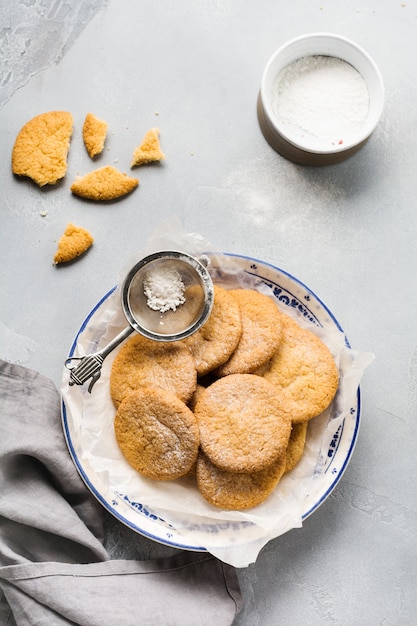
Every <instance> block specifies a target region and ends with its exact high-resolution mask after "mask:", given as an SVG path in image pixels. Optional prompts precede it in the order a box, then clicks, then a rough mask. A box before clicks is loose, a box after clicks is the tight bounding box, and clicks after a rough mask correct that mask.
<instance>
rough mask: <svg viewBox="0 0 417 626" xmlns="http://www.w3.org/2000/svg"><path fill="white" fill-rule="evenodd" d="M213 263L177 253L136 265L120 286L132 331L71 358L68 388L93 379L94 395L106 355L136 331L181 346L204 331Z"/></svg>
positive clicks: (163, 253)
mask: <svg viewBox="0 0 417 626" xmlns="http://www.w3.org/2000/svg"><path fill="white" fill-rule="evenodd" d="M208 263H209V260H208V258H207V257H205V256H202V257H200V258H199V259H197V258H196V257H193V256H191V255H189V254H186V253H185V252H179V251H174V250H164V251H161V252H155V253H154V254H150V255H148V256H146V257H144V258H143V259H141V260H140V261H139V262H138V263H136V264H135V265H134V266H133V267H132V269H131V270H130V271H129V272H128V274H127V275H126V277H125V279H124V281H123V283H122V286H121V307H122V310H123V313H124V315H125V317H126V319H127V321H128V323H129V326H127V327H126V328H125V329H124V330H122V331H121V332H120V333H119V334H118V335H117V336H116V337H115V338H114V339H113V340H112V341H110V343H108V344H107V346H105V347H104V348H102V349H101V350H99V351H98V352H95V353H93V354H87V355H85V356H82V357H69V358H68V359H67V360H66V361H65V366H66V367H67V369H69V371H70V380H69V384H70V385H83V384H84V383H85V382H86V381H87V380H89V379H90V378H91V382H90V385H89V387H88V391H89V392H91V390H92V388H93V385H94V383H95V382H96V381H97V380H98V379H99V378H100V375H101V366H102V364H103V361H104V359H105V358H106V356H107V355H108V354H110V352H111V351H112V350H114V348H116V347H117V346H118V345H119V344H120V343H121V342H122V341H124V340H125V339H126V338H127V337H128V336H129V335H130V334H131V333H133V332H134V331H136V332H138V333H140V334H141V335H143V336H144V337H147V338H148V339H152V340H154V341H179V340H181V339H184V338H185V337H188V336H189V335H192V334H193V333H195V332H196V331H197V330H198V329H199V328H201V326H202V325H203V324H204V323H205V322H206V321H207V319H208V317H209V315H210V312H211V310H212V307H213V298H214V292H213V282H212V279H211V276H210V274H209V272H208V270H207V265H208ZM75 363H77V364H76V365H75Z"/></svg>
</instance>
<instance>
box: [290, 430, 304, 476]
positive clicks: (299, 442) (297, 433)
mask: <svg viewBox="0 0 417 626" xmlns="http://www.w3.org/2000/svg"><path fill="white" fill-rule="evenodd" d="M307 426H308V422H299V423H298V424H293V425H292V430H291V435H290V440H289V442H288V448H287V450H286V452H285V473H286V474H287V473H288V472H290V471H291V470H292V469H294V467H295V466H296V465H297V463H298V462H299V461H300V460H301V457H302V456H303V452H304V448H305V443H306V437H307Z"/></svg>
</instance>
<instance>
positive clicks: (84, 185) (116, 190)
mask: <svg viewBox="0 0 417 626" xmlns="http://www.w3.org/2000/svg"><path fill="white" fill-rule="evenodd" d="M138 184H139V181H138V179H137V178H131V177H130V176H128V175H127V174H122V172H120V171H119V170H118V169H117V168H115V167H113V166H112V165H105V166H104V167H100V168H99V169H97V170H94V171H92V172H89V173H88V174H85V175H84V176H77V178H76V179H75V181H74V182H73V183H72V185H71V191H72V193H73V194H75V195H76V196H81V197H82V198H87V199H88V200H116V198H121V197H122V196H125V195H127V194H128V193H130V192H131V191H133V190H134V189H135V188H136V187H137V186H138Z"/></svg>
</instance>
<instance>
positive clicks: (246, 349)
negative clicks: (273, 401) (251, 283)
mask: <svg viewBox="0 0 417 626" xmlns="http://www.w3.org/2000/svg"><path fill="white" fill-rule="evenodd" d="M231 293H232V294H233V295H234V296H235V297H236V298H237V301H238V303H239V308H240V317H241V320H242V336H241V338H240V341H239V343H238V345H237V347H236V350H235V351H234V352H233V354H232V356H231V357H230V359H229V360H228V361H227V362H226V363H225V364H224V365H221V366H220V367H219V368H218V369H217V370H216V373H217V374H218V375H219V376H228V375H229V374H248V373H249V374H250V373H253V372H255V370H256V369H257V368H259V367H261V366H262V365H263V364H264V363H265V362H267V361H268V360H269V359H270V358H271V357H272V355H273V354H274V352H275V351H276V350H277V348H278V346H279V343H280V340H281V313H280V311H279V309H278V307H277V306H276V304H275V302H274V301H273V300H272V299H271V298H270V297H269V296H266V295H265V294H263V293H260V292H259V291H255V290H252V289H232V290H231Z"/></svg>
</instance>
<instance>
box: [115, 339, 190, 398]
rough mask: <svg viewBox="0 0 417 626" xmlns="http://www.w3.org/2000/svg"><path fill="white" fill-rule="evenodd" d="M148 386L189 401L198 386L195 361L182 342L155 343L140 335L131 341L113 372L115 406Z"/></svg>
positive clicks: (122, 351) (128, 341)
mask: <svg viewBox="0 0 417 626" xmlns="http://www.w3.org/2000/svg"><path fill="white" fill-rule="evenodd" d="M144 386H148V387H149V386H150V387H156V388H159V389H162V390H165V391H170V392H171V393H173V394H175V395H176V396H178V397H179V398H180V399H181V400H183V401H184V402H188V401H189V400H190V399H191V398H192V395H193V393H194V391H195V389H196V386H197V370H196V367H195V361H194V358H193V356H192V354H191V352H190V351H189V350H188V348H187V347H186V346H185V345H184V344H183V343H182V342H179V341H174V342H165V341H152V340H151V339H148V338H147V337H143V336H142V335H139V334H137V335H135V336H134V337H131V338H130V339H128V340H127V342H126V343H125V344H124V345H123V346H122V347H121V348H120V350H119V352H118V353H117V355H116V357H115V359H114V361H113V365H112V368H111V372H110V395H111V398H112V400H113V402H114V404H115V406H118V405H119V404H120V402H121V401H122V400H123V398H124V397H125V396H127V395H129V393H131V392H132V391H135V390H136V389H138V388H140V387H144Z"/></svg>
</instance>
